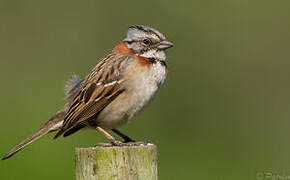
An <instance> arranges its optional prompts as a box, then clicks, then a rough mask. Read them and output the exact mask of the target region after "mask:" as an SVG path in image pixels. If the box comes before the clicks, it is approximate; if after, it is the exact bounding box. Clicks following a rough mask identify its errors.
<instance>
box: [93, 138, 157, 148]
mask: <svg viewBox="0 0 290 180" xmlns="http://www.w3.org/2000/svg"><path fill="white" fill-rule="evenodd" d="M150 145H153V144H152V143H150V142H148V141H144V142H143V141H137V142H136V141H134V142H132V141H131V142H121V141H117V140H115V141H112V142H111V143H97V144H96V146H102V147H112V146H150Z"/></svg>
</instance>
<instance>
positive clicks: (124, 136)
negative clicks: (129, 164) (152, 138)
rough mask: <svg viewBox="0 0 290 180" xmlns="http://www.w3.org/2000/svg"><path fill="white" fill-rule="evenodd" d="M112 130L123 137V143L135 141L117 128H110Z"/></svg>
mask: <svg viewBox="0 0 290 180" xmlns="http://www.w3.org/2000/svg"><path fill="white" fill-rule="evenodd" d="M112 131H113V132H114V133H116V134H117V135H119V136H120V137H121V138H123V139H124V143H128V142H135V141H134V140H133V139H131V138H130V137H129V136H127V135H125V134H123V133H121V132H120V131H119V130H117V129H112Z"/></svg>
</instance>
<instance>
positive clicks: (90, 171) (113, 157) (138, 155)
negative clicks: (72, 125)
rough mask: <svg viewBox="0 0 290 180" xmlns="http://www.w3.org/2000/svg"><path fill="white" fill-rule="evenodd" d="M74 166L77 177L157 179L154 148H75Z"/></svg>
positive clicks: (93, 179)
mask: <svg viewBox="0 0 290 180" xmlns="http://www.w3.org/2000/svg"><path fill="white" fill-rule="evenodd" d="M75 166H76V179H77V180H135V179H136V180H157V179H158V177H157V147H156V146H155V145H152V144H149V145H141V146H121V147H117V146H111V147H103V146H96V147H89V148H76V149H75Z"/></svg>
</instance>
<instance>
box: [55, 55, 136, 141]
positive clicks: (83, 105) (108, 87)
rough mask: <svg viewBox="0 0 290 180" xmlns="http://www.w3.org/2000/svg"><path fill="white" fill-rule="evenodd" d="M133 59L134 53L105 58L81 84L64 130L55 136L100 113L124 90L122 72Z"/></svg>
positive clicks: (67, 114) (65, 121) (70, 108)
mask: <svg viewBox="0 0 290 180" xmlns="http://www.w3.org/2000/svg"><path fill="white" fill-rule="evenodd" d="M133 59H134V56H132V55H120V54H116V53H111V54H109V55H108V56H106V57H105V58H103V59H102V60H101V61H100V62H99V63H98V64H97V65H96V66H95V67H94V68H93V70H92V71H91V72H90V73H89V74H88V75H87V76H86V78H85V79H84V80H83V81H82V82H81V84H80V85H79V86H80V87H79V88H80V91H79V92H78V94H77V95H76V96H75V98H74V100H73V102H72V104H71V105H70V107H69V110H68V111H67V113H66V115H65V118H64V122H63V127H62V129H61V130H60V131H59V132H58V133H57V134H56V136H55V137H54V138H57V137H59V136H60V135H62V134H63V133H65V132H66V131H68V130H70V129H72V128H74V127H75V126H76V125H78V124H80V123H81V122H84V121H85V120H88V119H89V118H92V117H93V116H96V115H98V114H99V113H100V112H101V111H102V110H103V109H104V108H105V107H106V106H107V105H108V104H110V103H111V102H112V101H113V100H114V99H115V98H116V97H118V96H119V95H120V94H121V93H122V92H124V91H125V88H124V86H123V83H124V81H125V79H124V78H123V77H122V75H123V73H124V71H125V70H126V68H127V67H128V65H129V64H130V62H131V61H132V60H133Z"/></svg>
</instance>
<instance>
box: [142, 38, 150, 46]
mask: <svg viewBox="0 0 290 180" xmlns="http://www.w3.org/2000/svg"><path fill="white" fill-rule="evenodd" d="M150 43H151V41H150V39H143V44H145V45H149V44H150Z"/></svg>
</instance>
